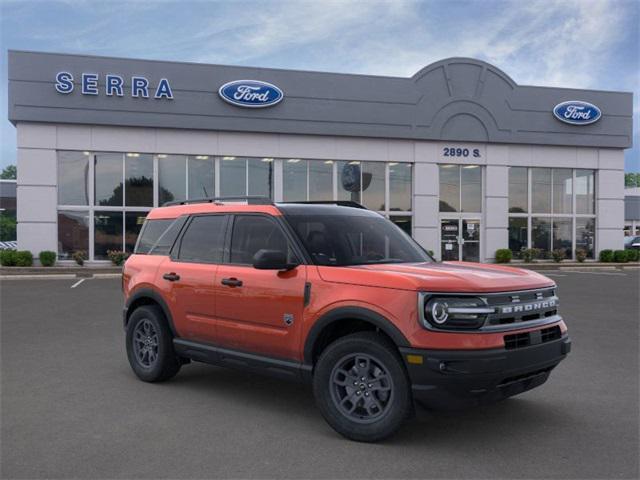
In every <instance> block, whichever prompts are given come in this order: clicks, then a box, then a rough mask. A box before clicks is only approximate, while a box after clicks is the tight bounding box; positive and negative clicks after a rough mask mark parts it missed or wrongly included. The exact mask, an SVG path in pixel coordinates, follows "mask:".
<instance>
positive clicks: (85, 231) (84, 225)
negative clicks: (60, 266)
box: [58, 210, 89, 260]
mask: <svg viewBox="0 0 640 480" xmlns="http://www.w3.org/2000/svg"><path fill="white" fill-rule="evenodd" d="M79 251H83V252H85V254H87V255H88V254H89V212H88V211H73V210H60V211H58V258H59V259H60V260H69V259H71V256H72V255H73V253H74V252H79Z"/></svg>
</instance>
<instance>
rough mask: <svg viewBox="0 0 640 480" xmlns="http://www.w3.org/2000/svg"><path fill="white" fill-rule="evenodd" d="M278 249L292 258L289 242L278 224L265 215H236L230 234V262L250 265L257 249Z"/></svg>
mask: <svg viewBox="0 0 640 480" xmlns="http://www.w3.org/2000/svg"><path fill="white" fill-rule="evenodd" d="M263 248H264V249H267V250H280V251H283V252H285V253H286V254H287V257H288V258H289V259H290V260H291V259H292V256H293V254H292V252H291V249H290V248H289V242H288V241H287V237H286V236H285V234H284V232H283V231H282V229H281V228H280V226H279V225H278V224H277V223H276V222H274V221H273V220H270V219H269V218H267V217H262V216H259V215H237V216H236V217H235V221H234V222H233V232H232V234H231V257H230V263H235V264H241V265H250V264H252V263H253V256H254V255H255V254H256V252H257V251H258V250H262V249H263Z"/></svg>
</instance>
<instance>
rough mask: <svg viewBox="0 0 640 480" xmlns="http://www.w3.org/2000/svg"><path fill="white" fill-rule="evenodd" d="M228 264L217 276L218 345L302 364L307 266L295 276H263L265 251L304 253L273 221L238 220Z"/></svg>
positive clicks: (238, 216)
mask: <svg viewBox="0 0 640 480" xmlns="http://www.w3.org/2000/svg"><path fill="white" fill-rule="evenodd" d="M230 223H232V225H231V226H230V227H229V228H230V238H229V240H228V244H229V248H228V251H227V252H225V263H224V264H222V265H220V267H219V268H218V271H217V274H216V282H215V284H216V289H217V295H216V317H217V322H218V323H217V327H218V330H217V340H218V342H217V343H219V344H220V345H222V346H226V347H228V348H233V349H238V350H244V351H249V352H253V353H259V354H263V355H266V356H271V357H279V358H287V359H298V357H299V356H300V355H299V348H298V347H299V342H300V330H301V326H302V313H303V309H304V289H305V281H306V266H305V265H299V266H298V267H296V268H294V269H292V270H289V271H278V270H257V269H255V268H254V267H253V265H252V262H253V256H254V255H255V254H256V252H257V251H258V250H260V249H271V250H281V251H284V252H287V255H288V256H289V261H290V262H295V263H300V260H299V257H300V255H299V252H296V250H295V246H294V245H293V242H292V241H291V238H290V237H289V236H288V234H287V233H286V231H285V230H284V229H283V227H282V225H281V224H280V222H278V221H277V220H276V219H275V218H273V217H271V216H269V215H260V214H236V215H234V218H233V220H232V222H230Z"/></svg>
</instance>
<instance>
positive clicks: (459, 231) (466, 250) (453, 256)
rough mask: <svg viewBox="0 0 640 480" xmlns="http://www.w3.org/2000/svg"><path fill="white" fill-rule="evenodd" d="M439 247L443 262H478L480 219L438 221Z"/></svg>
mask: <svg viewBox="0 0 640 480" xmlns="http://www.w3.org/2000/svg"><path fill="white" fill-rule="evenodd" d="M440 247H441V250H440V252H441V257H442V260H443V261H457V260H462V261H465V262H479V261H480V219H479V218H443V219H441V220H440Z"/></svg>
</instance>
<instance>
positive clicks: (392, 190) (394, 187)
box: [389, 162, 413, 218]
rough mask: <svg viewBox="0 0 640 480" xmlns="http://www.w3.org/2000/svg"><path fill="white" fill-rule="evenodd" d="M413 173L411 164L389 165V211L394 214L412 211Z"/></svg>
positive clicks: (393, 163) (392, 163)
mask: <svg viewBox="0 0 640 480" xmlns="http://www.w3.org/2000/svg"><path fill="white" fill-rule="evenodd" d="M412 171H413V168H412V165H411V164H410V163H395V162H391V163H390V164H389V203H390V205H389V210H391V211H392V212H398V211H400V212H408V211H409V210H411V190H412V189H411V180H412V175H411V173H412ZM401 218H406V217H401Z"/></svg>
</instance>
